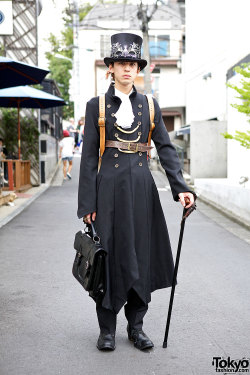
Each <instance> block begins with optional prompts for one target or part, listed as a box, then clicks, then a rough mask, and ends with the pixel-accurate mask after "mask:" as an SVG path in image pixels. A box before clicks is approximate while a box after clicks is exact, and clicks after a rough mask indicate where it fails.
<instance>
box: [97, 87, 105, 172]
mask: <svg viewBox="0 0 250 375" xmlns="http://www.w3.org/2000/svg"><path fill="white" fill-rule="evenodd" d="M98 125H99V129H100V156H99V163H98V171H99V169H100V167H101V163H102V155H103V153H104V151H105V95H104V94H102V95H100V97H99V119H98Z"/></svg>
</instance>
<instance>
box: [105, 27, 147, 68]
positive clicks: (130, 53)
mask: <svg viewBox="0 0 250 375" xmlns="http://www.w3.org/2000/svg"><path fill="white" fill-rule="evenodd" d="M141 45H142V38H141V37H140V36H139V35H136V34H130V33H119V34H114V35H112V36H111V54H110V57H104V62H105V64H106V65H107V67H108V66H109V64H110V63H112V62H115V61H121V60H124V61H136V62H138V65H139V66H140V68H141V70H142V69H144V68H145V66H146V65H147V61H146V60H143V59H141Z"/></svg>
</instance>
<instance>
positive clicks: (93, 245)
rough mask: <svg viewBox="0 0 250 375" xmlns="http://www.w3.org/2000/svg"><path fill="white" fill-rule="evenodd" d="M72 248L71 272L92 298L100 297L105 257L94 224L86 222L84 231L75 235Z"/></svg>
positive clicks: (102, 288)
mask: <svg viewBox="0 0 250 375" xmlns="http://www.w3.org/2000/svg"><path fill="white" fill-rule="evenodd" d="M74 248H75V250H76V257H75V260H74V263H73V269H72V273H73V275H74V277H75V278H76V280H77V281H79V283H80V284H81V285H82V286H83V288H84V289H85V290H87V291H88V292H89V294H90V296H91V297H92V298H94V299H95V298H97V297H98V298H100V297H102V296H103V295H104V294H105V284H106V283H105V279H106V275H105V257H106V255H107V252H106V251H105V250H104V249H103V247H102V245H101V242H100V238H99V237H98V235H97V233H96V230H95V227H94V224H93V222H91V224H86V228H85V231H79V232H77V233H76V235H75V242H74Z"/></svg>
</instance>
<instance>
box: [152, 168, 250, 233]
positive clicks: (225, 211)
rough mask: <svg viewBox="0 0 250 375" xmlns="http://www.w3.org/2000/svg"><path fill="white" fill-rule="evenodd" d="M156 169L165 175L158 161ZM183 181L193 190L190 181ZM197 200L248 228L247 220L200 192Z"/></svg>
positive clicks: (249, 227) (249, 225)
mask: <svg viewBox="0 0 250 375" xmlns="http://www.w3.org/2000/svg"><path fill="white" fill-rule="evenodd" d="M157 169H158V170H159V171H160V172H162V173H163V174H164V175H166V174H165V171H164V169H163V168H162V166H161V165H160V164H159V163H157ZM184 179H185V178H184ZM185 181H186V184H187V185H188V187H190V188H191V189H193V190H194V191H195V188H194V185H193V184H190V182H189V181H187V180H185ZM197 200H198V201H199V200H201V201H202V202H203V203H204V204H206V205H207V206H209V207H211V208H213V209H214V210H215V211H217V212H219V213H220V214H221V215H223V216H225V217H226V218H228V219H230V220H232V221H233V222H234V223H236V224H239V225H241V226H242V227H244V228H245V229H247V230H250V223H248V222H247V223H246V222H245V221H244V220H243V219H241V218H240V217H238V216H236V215H234V214H233V213H231V212H230V211H227V210H225V209H224V208H223V207H220V206H218V205H215V204H213V203H212V202H208V201H207V199H206V198H205V197H204V196H202V195H201V194H200V195H197Z"/></svg>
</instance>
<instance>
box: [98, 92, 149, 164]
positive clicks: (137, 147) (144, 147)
mask: <svg viewBox="0 0 250 375" xmlns="http://www.w3.org/2000/svg"><path fill="white" fill-rule="evenodd" d="M146 97H147V101H148V107H149V115H150V129H149V133H148V143H133V142H124V143H123V142H118V141H106V142H105V94H102V95H100V96H99V118H98V125H99V129H100V156H99V163H98V171H99V169H100V167H101V163H102V155H103V153H104V151H105V146H106V147H115V148H120V149H121V150H128V151H132V152H138V151H140V152H146V151H147V152H148V155H149V157H150V158H151V153H150V150H151V149H152V148H153V147H151V137H152V131H153V130H154V128H155V123H154V117H155V107H154V101H153V97H152V95H150V94H147V95H146Z"/></svg>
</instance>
